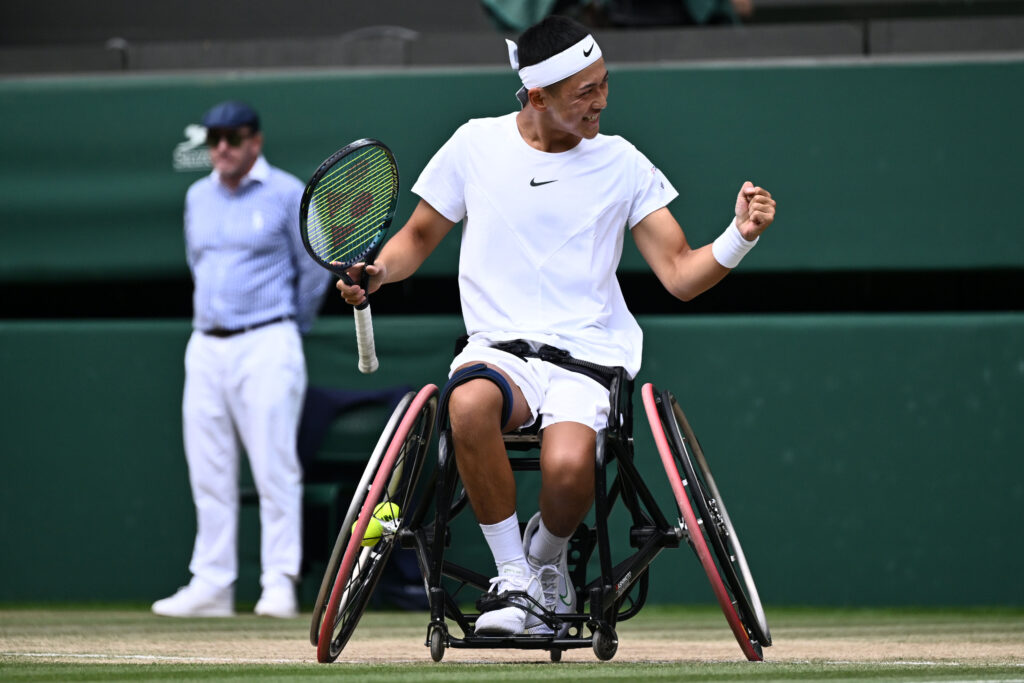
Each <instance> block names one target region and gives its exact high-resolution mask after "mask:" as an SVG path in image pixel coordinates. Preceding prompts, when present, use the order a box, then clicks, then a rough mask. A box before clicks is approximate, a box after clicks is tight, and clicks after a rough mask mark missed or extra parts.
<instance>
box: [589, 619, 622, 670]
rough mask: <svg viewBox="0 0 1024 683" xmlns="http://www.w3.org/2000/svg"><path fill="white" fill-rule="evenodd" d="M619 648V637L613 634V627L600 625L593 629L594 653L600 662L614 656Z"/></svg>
mask: <svg viewBox="0 0 1024 683" xmlns="http://www.w3.org/2000/svg"><path fill="white" fill-rule="evenodd" d="M618 649H619V637H618V636H617V635H615V629H613V628H612V627H611V626H600V627H598V629H597V630H596V631H594V654H595V655H597V658H598V659H600V660H601V661H602V662H607V661H608V660H610V659H611V658H612V657H614V656H615V652H616V651H617V650H618Z"/></svg>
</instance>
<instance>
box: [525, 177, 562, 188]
mask: <svg viewBox="0 0 1024 683" xmlns="http://www.w3.org/2000/svg"><path fill="white" fill-rule="evenodd" d="M557 182H558V179H557V178H555V179H554V180H542V181H540V182H539V183H538V182H537V179H536V178H532V179H531V180H530V187H540V186H541V185H547V184H548V183H557Z"/></svg>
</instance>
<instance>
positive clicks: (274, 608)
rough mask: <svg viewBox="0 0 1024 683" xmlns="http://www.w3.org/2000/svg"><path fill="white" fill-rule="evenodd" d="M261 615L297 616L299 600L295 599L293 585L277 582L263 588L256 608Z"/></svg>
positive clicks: (287, 617)
mask: <svg viewBox="0 0 1024 683" xmlns="http://www.w3.org/2000/svg"><path fill="white" fill-rule="evenodd" d="M253 611H254V612H255V613H256V614H258V615H260V616H261V617H277V618H278V619H292V618H294V617H297V616H299V602H298V600H296V599H295V587H294V586H293V585H292V584H291V583H279V584H275V585H272V586H269V587H267V588H264V589H263V594H262V595H261V596H260V599H259V602H257V603H256V609H254V610H253Z"/></svg>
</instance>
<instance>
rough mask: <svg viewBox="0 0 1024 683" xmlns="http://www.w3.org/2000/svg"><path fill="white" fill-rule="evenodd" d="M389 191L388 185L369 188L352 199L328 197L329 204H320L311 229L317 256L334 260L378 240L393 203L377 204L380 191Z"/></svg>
mask: <svg viewBox="0 0 1024 683" xmlns="http://www.w3.org/2000/svg"><path fill="white" fill-rule="evenodd" d="M382 189H384V190H386V189H387V188H386V186H385V183H383V182H378V183H376V184H375V185H372V186H366V187H364V188H363V189H362V191H361V192H360V193H359V194H357V195H355V196H350V195H347V194H345V193H342V196H341V198H340V199H339V198H338V197H337V195H334V196H332V195H330V194H328V195H325V197H327V201H326V202H323V201H321V202H319V204H318V207H317V214H318V219H319V220H318V221H316V224H314V225H313V226H312V227H313V228H314V230H313V235H311V237H312V239H311V242H310V244H311V246H312V247H313V249H314V250H315V251H316V252H317V253H318V254H321V255H323V254H324V253H328V252H333V253H334V255H335V256H341V255H346V254H349V253H351V252H354V251H357V250H359V249H360V248H362V247H363V246H365V244H366V243H368V242H371V241H372V240H373V239H374V237H375V236H376V232H377V229H378V228H379V226H380V224H381V223H382V222H383V219H384V218H385V217H386V215H387V213H388V212H389V211H390V205H391V202H390V201H378V200H376V197H379V196H380V191H381V190H382Z"/></svg>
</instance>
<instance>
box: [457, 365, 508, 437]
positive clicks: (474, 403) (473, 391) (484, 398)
mask: <svg viewBox="0 0 1024 683" xmlns="http://www.w3.org/2000/svg"><path fill="white" fill-rule="evenodd" d="M502 406H503V398H502V395H501V391H500V390H499V389H498V387H496V386H495V385H494V383H493V382H491V381H489V380H487V379H474V380H470V381H468V382H465V383H464V384H460V385H459V386H457V387H455V388H454V389H452V392H451V396H450V397H449V398H448V419H449V421H450V422H451V426H452V433H453V434H454V435H455V436H456V437H459V436H463V437H467V436H468V437H471V436H472V435H473V434H479V433H483V432H493V431H495V430H500V429H501V424H500V423H501V411H502Z"/></svg>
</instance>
